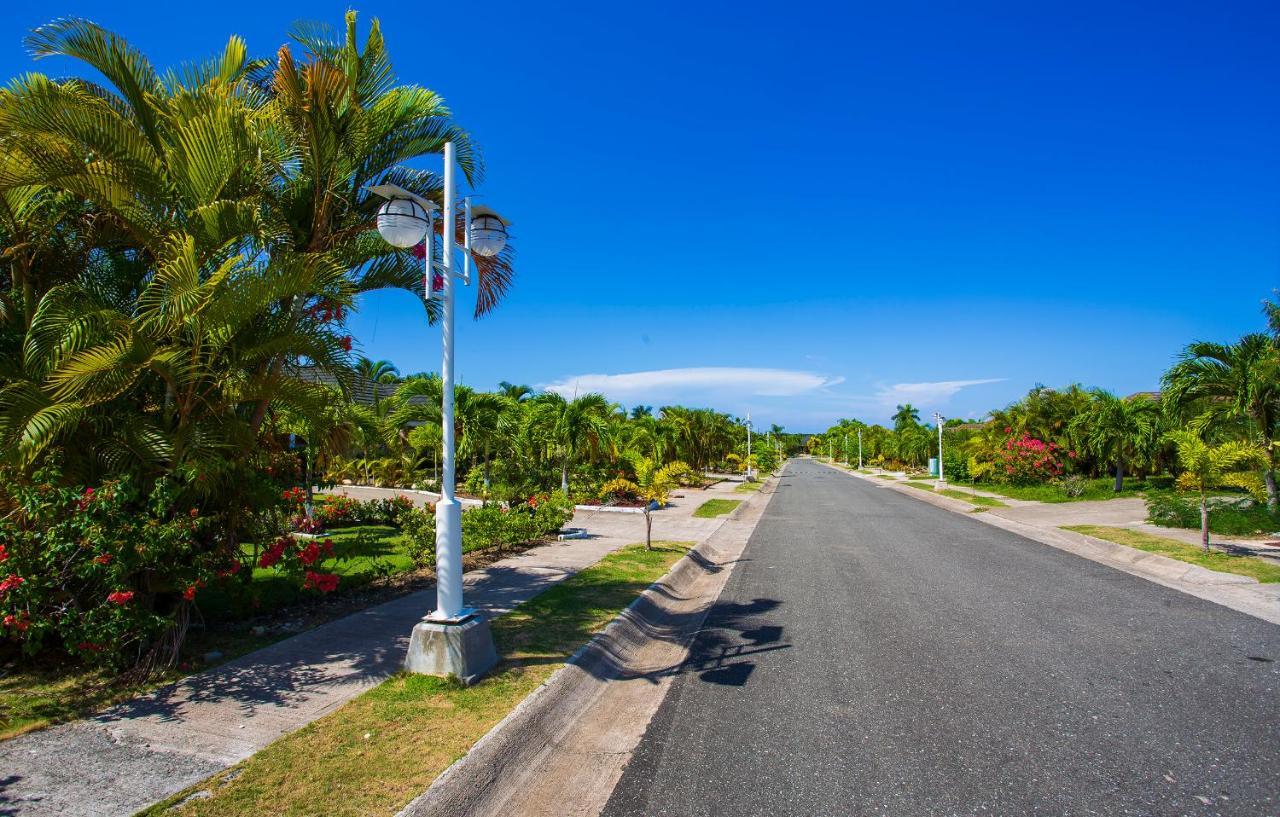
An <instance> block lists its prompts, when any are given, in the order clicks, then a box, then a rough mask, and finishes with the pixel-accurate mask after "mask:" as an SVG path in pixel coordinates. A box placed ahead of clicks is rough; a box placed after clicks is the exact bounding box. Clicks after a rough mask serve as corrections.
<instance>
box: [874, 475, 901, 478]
mask: <svg viewBox="0 0 1280 817" xmlns="http://www.w3.org/2000/svg"><path fill="white" fill-rule="evenodd" d="M876 476H878V477H880V479H897V477H895V476H894V475H893V474H876Z"/></svg>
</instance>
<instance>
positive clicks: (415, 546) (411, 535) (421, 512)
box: [400, 506, 436, 568]
mask: <svg viewBox="0 0 1280 817" xmlns="http://www.w3.org/2000/svg"><path fill="white" fill-rule="evenodd" d="M400 529H401V530H402V531H404V538H405V541H406V542H407V545H408V553H409V558H410V559H413V563H414V564H415V565H417V566H418V567H419V568H427V567H434V566H435V563H436V514H435V509H434V508H432V507H430V506H428V507H426V508H411V509H409V510H408V511H405V512H404V513H402V514H401V515H400Z"/></svg>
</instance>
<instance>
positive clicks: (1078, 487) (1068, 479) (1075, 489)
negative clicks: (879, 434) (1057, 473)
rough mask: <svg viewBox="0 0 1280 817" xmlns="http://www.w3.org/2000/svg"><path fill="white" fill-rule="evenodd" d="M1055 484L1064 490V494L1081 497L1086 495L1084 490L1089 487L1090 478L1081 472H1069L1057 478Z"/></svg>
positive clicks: (1072, 497) (1076, 497)
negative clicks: (1083, 475)
mask: <svg viewBox="0 0 1280 817" xmlns="http://www.w3.org/2000/svg"><path fill="white" fill-rule="evenodd" d="M1054 484H1055V485H1057V486H1058V490H1059V491H1062V494H1063V496H1067V497H1070V498H1071V499H1079V498H1080V497H1082V496H1084V492H1085V491H1086V490H1088V488H1089V480H1087V479H1085V478H1084V477H1082V476H1080V475H1079V474H1069V475H1068V476H1065V477H1062V478H1061V479H1059V480H1057V481H1056V482H1055V483H1054Z"/></svg>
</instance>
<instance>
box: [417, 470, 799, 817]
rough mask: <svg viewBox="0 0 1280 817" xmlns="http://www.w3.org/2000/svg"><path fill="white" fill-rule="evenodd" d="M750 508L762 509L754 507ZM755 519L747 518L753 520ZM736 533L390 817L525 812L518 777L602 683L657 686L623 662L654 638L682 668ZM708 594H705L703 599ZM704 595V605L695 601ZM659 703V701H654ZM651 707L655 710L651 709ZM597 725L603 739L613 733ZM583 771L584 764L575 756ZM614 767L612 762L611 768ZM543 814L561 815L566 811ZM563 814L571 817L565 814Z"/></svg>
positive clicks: (681, 565) (595, 791)
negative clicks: (682, 616)
mask: <svg viewBox="0 0 1280 817" xmlns="http://www.w3.org/2000/svg"><path fill="white" fill-rule="evenodd" d="M771 482H772V483H773V485H774V486H776V484H777V477H773V478H771ZM768 487H769V483H768V482H766V484H765V486H764V487H762V488H761V489H760V490H759V491H756V492H755V493H754V495H753V496H752V497H749V498H748V499H746V500H744V501H743V503H742V504H741V505H739V506H738V507H737V508H735V509H734V511H733V512H732V513H731V514H728V515H726V523H727V522H728V521H729V520H730V519H733V518H734V514H736V513H737V512H738V511H740V510H741V509H743V508H745V507H747V506H748V504H750V505H751V506H752V507H753V508H754V507H756V506H760V505H764V504H767V502H768V499H769V498H771V497H772V495H773V491H772V490H766V489H767V488H768ZM761 495H764V497H765V498H764V499H763V500H758V501H757V500H755V497H756V496H761ZM760 510H761V512H763V509H762V508H761V509H760ZM758 518H759V516H758V515H757V519H756V521H758ZM739 527H742V526H730V525H728V524H725V525H721V526H720V527H719V528H718V529H717V530H716V531H715V532H714V533H713V534H711V536H709V537H708V538H707V539H706V540H704V541H703V542H701V543H699V544H698V545H696V546H695V547H694V548H693V550H692V551H691V552H690V553H689V554H687V555H685V556H684V557H683V558H681V559H680V560H679V561H678V562H676V564H675V565H673V566H672V568H671V569H670V570H669V571H667V573H666V575H664V576H663V577H662V578H661V579H659V580H657V581H655V582H653V583H652V584H650V585H649V587H648V588H646V589H645V590H644V592H642V593H641V594H640V595H639V596H637V597H636V598H635V599H634V600H633V601H632V602H631V604H630V605H628V606H627V608H626V609H625V610H623V611H622V613H621V614H620V615H619V616H618V617H617V618H615V619H614V620H613V621H612V622H610V623H609V625H608V626H607V627H605V629H604V630H602V631H601V632H600V633H598V634H596V636H595V637H594V638H592V639H591V640H590V641H588V642H587V643H586V644H584V645H583V646H582V647H581V648H579V649H578V650H577V652H575V653H574V655H573V656H572V657H571V658H570V659H569V661H568V662H567V663H566V664H565V666H563V667H562V668H560V669H559V670H557V671H556V672H555V673H554V674H552V675H551V677H550V678H548V679H547V681H546V682H545V683H544V684H543V685H542V686H540V687H539V688H538V689H537V690H535V691H534V692H532V693H531V694H530V695H529V696H528V697H526V698H525V699H524V700H523V701H521V702H520V703H519V704H518V705H517V706H516V707H515V709H513V710H512V711H511V712H509V713H508V714H507V716H506V717H505V718H503V719H502V720H501V721H499V722H498V723H497V725H495V726H494V727H493V729H491V730H490V731H489V732H488V733H487V734H486V735H484V737H482V738H481V739H480V740H479V741H477V742H476V744H475V745H474V746H473V747H472V748H471V750H470V751H469V752H468V753H467V754H466V755H464V756H463V757H462V758H461V759H459V760H458V761H457V762H455V763H454V764H453V765H452V766H450V767H449V768H448V769H446V770H445V771H444V772H443V773H442V774H441V775H440V776H439V777H438V778H436V780H435V781H434V782H433V783H432V784H431V786H430V787H429V788H428V789H427V791H425V792H423V793H422V794H421V795H419V796H418V797H417V798H415V799H414V800H413V801H412V802H410V803H409V804H408V805H407V806H405V808H404V809H402V810H401V811H400V812H399V813H398V815H397V817H428V815H448V817H465V816H466V815H472V816H473V817H478V816H479V815H499V814H511V813H521V814H527V813H531V809H530V808H526V807H525V806H526V805H527V803H526V798H527V797H528V796H529V792H528V787H527V785H526V784H527V782H528V781H527V778H528V777H529V776H530V775H532V774H535V772H534V771H533V770H536V769H537V768H538V767H539V766H540V765H541V764H543V763H545V762H546V761H547V760H548V758H550V757H554V755H555V753H557V752H561V751H563V750H562V748H561V745H562V743H563V742H565V741H566V736H567V735H568V734H569V733H570V732H571V731H572V730H573V729H574V727H575V726H578V725H579V724H578V721H579V719H580V718H581V717H582V716H583V713H584V712H586V711H587V710H588V708H589V707H590V706H591V705H592V704H593V703H595V702H596V701H597V699H599V698H601V697H602V696H603V695H604V694H605V690H606V688H607V686H608V685H609V684H610V683H611V682H615V681H618V680H620V679H623V678H628V679H632V680H635V679H636V678H637V677H639V678H642V679H644V680H643V683H644V684H645V685H646V688H647V689H649V690H652V689H653V685H654V684H657V683H660V682H659V681H658V680H651V679H649V678H647V677H645V675H644V674H643V673H637V672H635V671H634V670H629V669H628V667H629V665H630V664H631V663H632V660H631V659H633V658H634V657H635V656H636V654H637V653H639V652H640V651H641V650H643V649H644V648H645V646H646V645H647V644H650V643H652V642H653V641H654V640H655V639H657V638H660V639H661V640H663V641H665V642H667V643H668V644H670V645H676V646H678V648H679V653H680V659H679V661H683V656H684V655H686V654H687V651H688V645H689V643H690V642H691V640H692V638H693V636H694V635H696V634H697V632H698V630H699V629H700V628H701V625H702V621H703V619H704V618H705V616H706V614H707V612H708V611H709V610H710V608H711V605H712V604H713V603H714V601H715V599H716V598H718V597H719V593H720V590H721V589H722V588H723V584H724V581H727V579H728V575H729V573H731V572H732V571H731V568H729V569H726V568H725V567H724V564H725V563H726V562H729V561H731V560H732V558H733V557H735V556H736V554H735V553H734V550H735V547H734V542H733V541H732V540H733V539H734V538H735V535H736V537H737V538H741V540H742V542H741V544H739V545H738V547H737V548H736V549H737V550H740V549H741V547H742V545H745V540H746V538H747V536H749V535H750V531H749V530H748V531H746V535H742V533H743V532H742V531H741V530H738V531H736V532H735V535H730V534H727V533H726V530H727V529H733V528H739ZM750 527H751V529H754V527H755V523H754V522H752V523H751V526H750ZM722 534H724V535H722ZM726 540H729V541H726ZM721 573H722V574H724V575H723V577H720V576H718V575H716V574H721ZM709 576H710V577H712V578H714V579H718V581H714V582H711V584H712V585H714V586H713V588H708V587H707V586H706V585H707V584H708V582H707V578H708V577H709ZM709 590H713V591H714V592H708V591H709ZM704 594H705V595H707V596H710V598H706V599H703V598H702V595H704ZM681 602H684V603H686V604H690V603H694V604H696V605H697V608H696V609H697V612H696V614H695V615H693V616H691V617H688V618H687V620H684V621H682V622H681V623H680V624H679V625H678V626H677V625H675V624H674V623H673V618H675V616H674V615H673V614H672V613H671V612H670V608H672V607H674V606H676V605H678V604H680V603H681ZM660 700H661V699H660V698H659V699H658V702H660ZM654 708H655V709H656V705H655V707H654ZM647 723H648V718H647V717H645V718H644V724H647ZM633 725H634V724H633ZM602 728H604V729H605V730H606V731H609V732H612V730H613V729H614V726H613V725H609V726H604V727H602ZM640 732H641V734H637V735H635V739H636V740H639V737H640V736H641V735H642V733H643V729H642V728H641V730H640ZM606 737H607V739H609V740H613V741H617V740H618V739H619V735H617V734H609V735H607V736H606ZM608 754H613V755H616V754H617V753H616V752H610V753H608ZM583 765H589V763H587V762H586V761H585V759H584V764H583ZM620 768H621V763H620V762H619V763H618V769H619V771H620ZM606 772H607V770H606ZM614 782H616V778H614V779H612V780H611V779H609V776H608V774H607V773H603V774H598V775H596V776H594V777H589V778H588V781H587V783H588V785H586V786H578V787H574V789H573V791H572V795H573V796H575V797H578V798H580V799H582V798H585V799H596V800H599V805H601V806H602V805H603V799H607V797H608V795H609V793H611V792H612V789H613V783H614ZM583 789H589V790H588V791H584V790H583ZM564 796H565V797H566V798H567V797H568V796H570V792H567V791H566V792H564ZM601 798H603V799H601ZM513 804H520V807H519V808H517V809H516V810H515V811H513V810H512V806H513ZM561 807H565V808H567V806H566V804H565V803H564V801H563V800H562V801H560V803H558V804H557V805H556V806H554V808H556V809H557V810H558V809H560V808H561ZM588 810H589V809H588ZM597 811H598V809H597ZM552 813H561V814H564V813H570V812H569V810H566V811H555V812H552ZM573 813H579V812H578V811H577V810H573ZM583 813H585V812H583Z"/></svg>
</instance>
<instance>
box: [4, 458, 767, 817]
mask: <svg viewBox="0 0 1280 817" xmlns="http://www.w3.org/2000/svg"><path fill="white" fill-rule="evenodd" d="M734 487H735V485H734V484H731V483H721V484H719V485H715V486H713V487H712V488H710V489H708V490H706V491H693V490H682V491H678V492H676V495H675V496H674V497H673V499H672V502H671V505H670V506H669V507H668V508H666V509H664V510H663V511H661V512H659V513H657V514H656V515H655V517H654V523H653V535H654V537H655V538H657V539H668V540H684V541H694V542H702V541H703V540H705V539H706V538H707V537H709V536H710V535H711V534H712V533H713V532H715V530H716V529H717V528H719V527H720V526H721V525H722V524H723V522H724V517H721V518H717V519H698V518H694V517H693V516H692V514H693V511H694V510H695V509H696V508H697V507H698V506H699V505H700V504H701V503H702V502H704V501H705V500H706V499H708V498H711V497H736V498H742V495H741V494H736V495H735V494H734V491H733V489H734ZM352 493H353V494H354V493H355V491H354V490H352ZM570 524H572V525H573V526H574V527H580V528H585V529H586V530H587V531H588V533H589V534H590V535H591V538H589V539H580V540H570V541H565V542H555V543H551V544H547V545H543V546H540V547H537V548H533V549H532V550H529V551H526V552H524V553H522V554H519V555H517V556H513V557H511V558H508V559H503V560H502V561H499V562H496V563H494V564H493V565H490V566H489V567H487V568H485V569H483V570H478V571H473V572H471V573H468V574H466V576H465V578H464V581H465V584H466V593H467V601H468V603H469V604H471V605H472V606H475V607H477V608H480V609H481V610H484V611H485V612H486V613H487V614H489V615H497V614H500V613H503V612H506V611H508V610H510V609H512V608H513V607H515V606H517V605H519V604H520V603H522V602H524V601H526V600H528V599H529V598H532V597H533V596H534V595H536V594H538V593H540V592H541V591H543V590H545V589H546V588H548V587H550V586H552V585H554V584H556V583H558V582H560V581H563V580H564V579H566V578H568V577H569V576H571V575H573V574H574V573H576V572H577V571H579V570H582V569H583V568H585V567H588V566H590V565H592V564H594V563H595V562H596V561H598V560H599V559H600V558H602V557H603V556H604V555H605V554H607V553H610V552H611V551H613V550H615V549H617V548H619V547H621V546H623V545H626V544H630V543H632V542H639V541H643V540H644V518H643V516H642V515H641V514H638V513H634V514H632V513H616V512H614V513H611V512H604V511H595V512H579V513H577V514H575V515H574V519H573V522H572V523H570ZM434 606H435V590H434V588H431V589H427V590H421V591H417V592H414V593H410V594H408V595H405V596H402V597H400V598H398V599H394V600H392V601H389V602H386V603H384V604H380V605H377V606H375V607H370V608H368V609H366V610H363V611H360V612H358V613H354V614H352V615H350V616H347V617H345V618H342V619H339V620H337V621H333V622H330V623H328V624H324V625H321V626H319V627H316V628H314V629H312V630H309V631H307V632H305V633H302V634H300V635H297V636H294V637H292V638H289V639H287V640H284V641H280V642H278V643H276V644H273V645H271V646H269V647H265V648H263V649H261V650H258V651H256V652H253V653H250V654H248V655H244V656H241V657H240V658H237V659H235V660H232V661H228V662H227V663H225V664H222V665H220V666H217V667H214V668H212V669H210V670H207V671H205V672H201V673H198V674H196V675H192V676H190V677H188V678H186V679H183V680H182V681H179V682H177V683H175V684H172V685H170V686H166V687H164V688H162V689H159V690H157V691H156V692H154V693H152V694H149V695H146V696H143V697H140V698H137V699H135V700H132V701H129V702H126V703H124V704H122V705H119V706H116V707H112V708H110V709H108V710H106V711H104V712H102V713H100V714H98V715H97V716H95V717H92V718H89V719H87V720H83V721H77V722H75V723H69V724H64V725H61V726H56V727H52V728H50V729H45V730H42V731H38V732H32V733H30V734H27V735H22V736H20V737H17V738H14V739H13V740H10V741H6V742H3V743H0V815H3V816H4V817H10V816H11V815H13V816H16V815H21V817H45V815H48V816H49V817H53V816H54V815H61V817H81V816H83V817H107V816H108V815H110V817H117V816H118V815H128V814H132V813H134V812H135V811H137V810H139V809H141V808H145V807H146V806H149V805H151V804H152V803H155V802H157V801H159V800H162V799H164V798H166V797H169V796H171V795H172V794H174V793H176V792H179V791H181V790H182V789H184V788H186V787H188V786H190V785H192V784H194V783H197V782H199V781H200V780H203V779H205V778H207V777H209V776H210V775H213V774H215V773H217V772H219V771H221V770H223V769H225V768H227V767H228V766H231V765H233V764H235V763H237V762H239V761H241V760H243V759H244V758H246V757H248V756H249V755H251V754H253V753H254V752H256V751H258V750H259V749H262V748H263V747H265V746H266V745H267V744H269V743H271V742H272V741H274V740H276V739H277V738H279V737H281V736H283V735H286V734H288V733H289V732H292V731H294V730H296V729H298V728H300V727H302V726H305V725H306V724H308V723H310V722H311V721H313V720H315V719H317V718H319V717H322V716H323V715H325V714H327V713H328V712H330V711H332V710H334V709H336V708H338V707H339V706H341V705H342V704H344V703H345V702H347V701H348V700H350V699H351V698H353V697H355V696H356V695H358V694H360V693H361V692H363V691H365V690H366V689H369V688H370V687H373V686H375V685H377V684H378V683H380V682H381V681H383V680H384V679H386V678H387V677H388V676H390V675H392V674H393V673H395V672H396V671H397V670H399V669H400V666H401V662H402V661H403V659H404V653H405V649H406V648H407V646H408V636H409V633H410V631H411V630H412V628H413V625H414V624H415V623H416V622H417V621H418V620H419V619H421V618H422V617H423V616H424V615H425V614H426V613H428V612H429V611H430V610H431V609H432V608H433V607H434Z"/></svg>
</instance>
